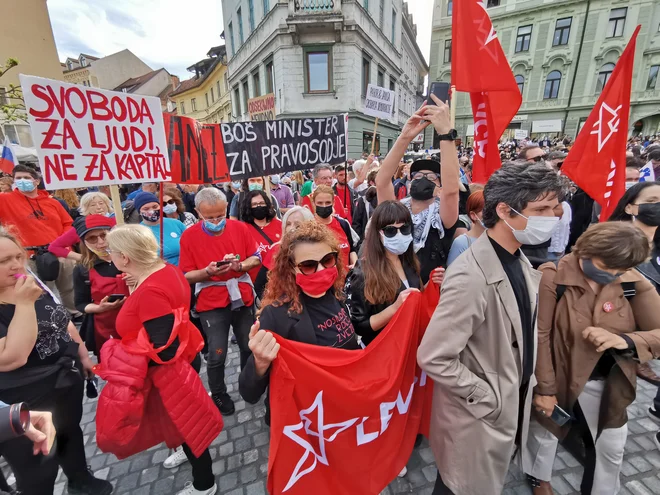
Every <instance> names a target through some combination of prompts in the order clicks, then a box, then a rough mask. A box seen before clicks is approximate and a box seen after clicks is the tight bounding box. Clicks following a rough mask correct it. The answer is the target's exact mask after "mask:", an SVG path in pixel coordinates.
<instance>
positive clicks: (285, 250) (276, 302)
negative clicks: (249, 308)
mask: <svg viewBox="0 0 660 495" xmlns="http://www.w3.org/2000/svg"><path fill="white" fill-rule="evenodd" d="M303 243H309V244H325V245H327V246H328V247H329V248H330V249H331V250H332V251H336V252H340V249H339V243H338V242H337V238H336V237H335V235H334V234H333V233H332V231H331V230H330V229H328V228H327V227H325V226H323V225H321V224H319V223H318V222H315V221H307V222H305V223H303V224H301V225H300V226H299V227H298V228H297V229H295V230H292V231H291V232H288V233H287V234H285V236H284V239H283V240H282V245H281V247H280V250H279V252H278V253H277V256H276V257H275V266H274V267H273V269H272V270H270V271H269V272H268V284H267V285H266V291H265V293H264V298H263V300H262V308H265V307H266V306H271V305H272V306H275V307H278V306H283V305H284V304H289V305H290V310H291V311H293V312H295V313H298V314H300V313H302V303H301V302H300V294H301V291H300V287H298V285H297V284H296V261H295V256H294V251H295V249H296V247H297V246H298V245H299V244H303ZM337 271H338V272H339V275H338V276H337V280H336V281H335V285H334V292H335V297H336V298H337V299H339V300H342V299H343V288H344V278H345V276H346V267H345V266H344V263H343V261H342V259H341V256H339V257H338V259H337Z"/></svg>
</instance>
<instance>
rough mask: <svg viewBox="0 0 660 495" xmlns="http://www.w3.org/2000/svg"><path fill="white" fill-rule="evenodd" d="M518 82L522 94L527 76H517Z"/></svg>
mask: <svg viewBox="0 0 660 495" xmlns="http://www.w3.org/2000/svg"><path fill="white" fill-rule="evenodd" d="M516 84H517V85H518V89H519V90H520V94H522V93H523V90H524V89H525V78H524V77H523V76H516Z"/></svg>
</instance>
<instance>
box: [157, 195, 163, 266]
mask: <svg viewBox="0 0 660 495" xmlns="http://www.w3.org/2000/svg"><path fill="white" fill-rule="evenodd" d="M158 203H159V204H160V216H159V217H158V218H159V219H160V222H159V224H160V225H159V228H160V236H159V238H160V259H162V260H164V259H165V249H164V245H163V237H164V235H165V234H164V232H163V230H164V227H163V224H164V223H165V220H163V216H164V215H165V213H163V184H159V185H158Z"/></svg>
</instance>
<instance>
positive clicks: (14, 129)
mask: <svg viewBox="0 0 660 495" xmlns="http://www.w3.org/2000/svg"><path fill="white" fill-rule="evenodd" d="M0 130H1V128H0ZM4 131H5V135H6V137H7V139H9V142H10V143H12V144H18V145H19V146H23V147H26V148H32V147H33V146H34V141H33V140H32V132H31V131H30V126H29V125H21V124H15V125H14V124H5V128H4ZM0 135H2V132H0ZM3 141H4V136H3Z"/></svg>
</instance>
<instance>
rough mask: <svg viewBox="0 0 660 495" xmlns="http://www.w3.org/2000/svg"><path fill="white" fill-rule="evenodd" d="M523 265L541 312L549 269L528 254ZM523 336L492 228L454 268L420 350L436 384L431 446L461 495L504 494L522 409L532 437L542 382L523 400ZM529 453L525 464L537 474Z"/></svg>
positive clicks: (423, 364)
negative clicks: (535, 396) (535, 395)
mask: <svg viewBox="0 0 660 495" xmlns="http://www.w3.org/2000/svg"><path fill="white" fill-rule="evenodd" d="M519 263H521V265H522V268H523V273H524V275H525V279H526V282H527V287H528V290H529V299H530V301H531V304H532V308H531V309H532V314H533V313H534V312H535V311H536V305H537V304H536V303H537V301H538V284H539V281H540V278H541V274H540V273H539V272H537V271H536V270H534V269H533V268H532V266H531V265H530V264H529V262H528V261H527V259H526V258H525V257H524V256H521V260H520V262H519ZM535 335H536V332H535ZM522 341H523V330H522V326H521V322H520V313H519V311H518V304H517V303H516V296H515V294H514V292H513V289H512V288H511V283H510V282H509V279H508V277H507V275H506V273H505V271H504V268H503V267H502V263H501V262H500V260H499V258H498V257H497V254H496V253H495V250H494V249H493V246H492V245H491V243H490V240H489V239H488V236H487V235H486V234H484V235H482V236H481V237H480V238H479V239H477V241H476V242H475V243H474V244H472V246H470V248H468V250H467V251H466V252H465V253H463V254H462V255H461V256H460V257H459V258H458V259H457V260H456V261H454V263H452V265H451V266H450V267H449V269H448V270H447V274H446V277H445V280H444V282H443V284H442V292H441V295H440V303H439V304H438V307H437V308H436V310H435V314H434V315H433V318H432V320H431V322H430V324H429V327H428V329H427V331H426V334H425V335H424V339H423V340H422V343H421V345H420V347H419V350H418V351H417V361H418V362H419V365H420V367H421V368H422V369H423V370H424V371H426V373H427V374H428V375H429V377H430V378H432V379H433V381H434V382H435V387H434V392H433V407H432V416H431V435H430V441H431V447H432V449H433V453H434V455H435V459H436V462H437V464H438V468H439V470H440V473H441V474H442V478H443V481H444V482H445V484H446V485H447V486H448V487H449V488H450V489H451V490H452V491H453V492H454V493H456V494H458V495H500V494H501V493H502V488H503V485H504V479H505V477H506V474H507V471H508V469H509V464H510V463H511V457H512V455H513V453H514V448H515V436H516V432H517V431H518V413H519V410H520V409H521V408H522V409H523V411H524V419H523V421H522V432H521V437H522V445H525V443H526V438H527V432H528V428H529V414H530V409H531V398H532V397H531V395H532V394H531V391H532V387H533V386H534V384H535V383H536V382H535V379H534V377H533V376H532V377H531V382H530V384H529V386H528V389H527V391H526V401H525V404H523V405H520V404H519V403H520V388H521V386H522V376H523V370H522V367H523V356H522V353H521V352H520V351H521V349H522V348H523V345H522ZM534 349H536V342H535V343H534ZM522 453H523V455H524V457H523V458H522V461H523V466H522V467H523V468H524V469H525V470H526V472H531V468H532V466H531V462H529V459H526V457H527V456H526V452H525V450H524V449H522Z"/></svg>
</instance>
